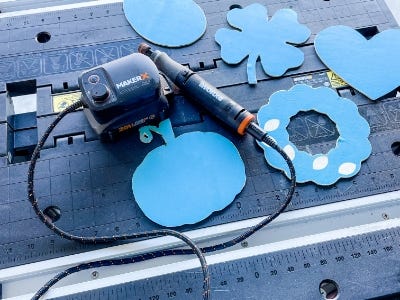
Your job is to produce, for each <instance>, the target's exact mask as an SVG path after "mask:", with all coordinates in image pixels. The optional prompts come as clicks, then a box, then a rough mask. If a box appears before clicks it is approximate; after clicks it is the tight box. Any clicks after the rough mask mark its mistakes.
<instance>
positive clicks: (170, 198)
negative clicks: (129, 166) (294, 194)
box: [132, 120, 246, 227]
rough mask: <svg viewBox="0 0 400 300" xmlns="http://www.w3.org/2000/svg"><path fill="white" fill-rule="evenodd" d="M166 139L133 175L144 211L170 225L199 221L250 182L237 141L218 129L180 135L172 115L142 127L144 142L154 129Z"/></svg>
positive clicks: (134, 187)
mask: <svg viewBox="0 0 400 300" xmlns="http://www.w3.org/2000/svg"><path fill="white" fill-rule="evenodd" d="M151 131H153V132H157V133H159V134H161V135H162V137H163V139H164V140H165V142H166V144H165V145H163V146H160V147H158V148H156V149H154V150H153V151H151V152H150V153H149V154H148V155H147V156H146V157H145V159H144V160H143V162H142V163H141V164H140V165H139V166H138V168H137V169H136V171H135V172H134V174H133V177H132V190H133V194H134V196H135V199H136V202H137V203H138V205H139V207H140V208H141V209H142V211H143V213H144V214H145V215H146V216H147V217H148V218H149V219H150V220H152V221H154V222H156V223H158V224H160V225H163V226H168V227H174V226H180V225H184V224H193V223H197V222H199V221H201V220H203V219H205V218H207V217H208V216H209V215H211V214H212V213H213V212H214V211H218V210H221V209H223V208H225V207H226V206H227V205H229V204H230V203H231V202H232V201H233V200H234V198H235V196H236V195H237V194H238V193H239V192H240V191H241V190H242V189H243V187H244V185H245V182H246V174H245V168H244V163H243V161H242V159H241V157H240V154H239V152H238V150H237V149H236V147H235V146H234V145H233V144H232V143H231V142H230V141H229V140H227V139H226V138H224V137H223V136H221V135H219V134H216V133H212V132H191V133H186V134H183V135H181V136H179V137H176V138H175V135H174V133H173V131H172V127H171V122H170V120H165V121H163V122H161V123H160V125H159V127H158V128H157V127H154V126H147V127H144V128H142V129H141V138H142V141H143V142H150V141H151V139H152V133H151Z"/></svg>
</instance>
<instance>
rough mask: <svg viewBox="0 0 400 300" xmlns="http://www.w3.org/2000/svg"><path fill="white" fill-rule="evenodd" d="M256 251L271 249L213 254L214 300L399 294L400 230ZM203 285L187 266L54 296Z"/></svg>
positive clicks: (147, 294)
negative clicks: (290, 247)
mask: <svg viewBox="0 0 400 300" xmlns="http://www.w3.org/2000/svg"><path fill="white" fill-rule="evenodd" d="M397 223H398V222H397ZM386 225H387V224H386ZM386 225H385V226H386ZM377 227H379V226H377ZM365 229H366V228H358V229H356V230H355V232H357V231H359V232H362V231H363V230H365ZM300 243H301V242H300ZM238 251H239V252H245V251H246V249H245V250H238ZM256 251H259V252H260V253H262V252H266V253H264V254H259V255H254V256H251V257H248V256H247V257H245V258H241V259H234V257H235V255H240V254H238V253H236V254H233V255H232V256H233V259H232V258H229V257H228V256H227V255H225V256H220V257H212V258H210V260H211V261H213V262H214V263H213V265H212V266H211V274H212V294H211V295H212V299H218V300H219V299H230V300H232V299H310V300H311V299H324V296H321V293H325V295H326V297H325V299H336V298H337V297H335V296H339V299H370V298H374V297H379V296H383V295H388V294H396V293H398V296H399V295H400V282H399V280H400V278H399V276H400V274H399V254H400V229H399V228H394V229H385V230H377V231H373V232H371V231H370V229H368V233H363V234H358V235H355V236H352V237H347V238H342V239H338V240H334V241H329V242H321V243H318V244H312V245H308V246H304V247H297V248H294V249H290V250H282V251H276V252H274V253H268V252H269V249H268V247H265V248H264V249H262V248H260V249H257V250H256ZM256 251H253V253H254V252H256ZM224 258H226V259H227V260H228V261H226V262H224V261H222V259H224ZM188 265H189V266H191V265H192V264H190V263H189V264H188ZM165 268H168V266H165ZM172 269H174V267H173V266H172ZM343 270H346V271H345V272H343ZM99 284H100V285H101V283H99ZM201 284H202V277H201V273H200V272H199V270H198V269H188V270H182V271H180V272H175V273H172V274H165V275H162V276H156V277H151V278H146V279H142V280H137V281H134V282H130V283H125V284H118V285H115V286H112V287H106V288H100V289H95V290H91V291H87V292H83V293H78V294H74V295H70V296H63V297H57V298H54V299H58V300H72V299H74V300H84V299H118V300H122V299H131V300H153V299H154V300H164V299H165V300H167V299H201V292H202V289H201Z"/></svg>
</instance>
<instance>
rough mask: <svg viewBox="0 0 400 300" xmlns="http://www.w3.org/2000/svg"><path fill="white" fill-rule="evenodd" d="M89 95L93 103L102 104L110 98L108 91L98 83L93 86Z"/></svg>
mask: <svg viewBox="0 0 400 300" xmlns="http://www.w3.org/2000/svg"><path fill="white" fill-rule="evenodd" d="M91 95H92V98H93V101H94V102H96V103H103V102H105V101H106V100H107V99H108V97H109V96H110V91H109V90H108V88H107V87H106V86H105V85H104V84H101V83H100V84H96V85H94V86H93V88H92V89H91Z"/></svg>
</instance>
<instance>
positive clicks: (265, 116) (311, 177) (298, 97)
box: [257, 84, 372, 185]
mask: <svg viewBox="0 0 400 300" xmlns="http://www.w3.org/2000/svg"><path fill="white" fill-rule="evenodd" d="M301 111H317V112H319V113H322V114H325V115H327V116H328V117H329V118H330V119H331V120H332V121H333V122H334V123H335V124H336V128H337V130H338V132H339V138H338V140H337V142H336V147H335V148H333V149H331V150H330V151H329V152H328V153H327V154H316V155H311V154H310V153H308V152H305V151H300V150H298V149H297V147H296V146H295V145H294V144H293V143H292V142H290V141H289V133H288V131H287V126H288V125H289V122H290V118H291V117H292V116H295V115H296V114H297V113H299V112H301ZM257 118H258V122H259V124H260V125H261V126H262V127H263V128H264V129H265V130H266V131H267V132H268V134H269V136H270V137H271V138H273V139H274V140H275V141H276V142H277V143H278V145H280V146H281V147H282V148H283V149H284V151H285V152H286V153H287V154H288V156H289V157H290V158H291V159H292V161H293V164H294V167H295V170H296V176H297V182H308V181H312V182H314V183H316V184H319V185H331V184H333V183H335V182H336V181H337V180H339V179H340V178H348V177H352V176H354V175H356V174H357V173H358V172H359V170H360V167H361V162H362V161H363V160H365V159H367V158H368V157H369V155H370V154H371V150H372V149H371V144H370V142H369V140H368V136H369V133H370V127H369V124H368V122H367V121H366V120H365V119H364V118H363V117H362V116H361V115H360V114H359V112H358V108H357V105H355V104H354V103H353V102H352V101H350V100H348V99H346V98H342V97H339V96H338V94H337V93H336V92H335V91H334V90H332V89H330V88H327V87H320V88H316V89H314V88H312V87H310V86H307V85H304V84H300V85H296V86H294V87H293V88H292V89H290V90H289V91H279V92H276V93H274V94H273V95H272V96H271V98H270V100H269V102H268V104H267V105H264V106H262V107H261V108H260V110H259V112H258V115H257ZM259 145H260V146H261V147H262V148H263V150H264V156H265V159H266V160H267V162H268V163H269V164H270V165H271V166H273V167H274V168H277V169H280V170H283V171H284V172H285V174H286V176H288V177H289V174H290V173H289V169H288V167H287V165H286V162H285V161H284V160H283V158H282V157H281V156H280V155H279V154H277V153H276V152H275V151H274V150H273V149H272V148H270V147H269V146H267V145H266V144H264V143H259Z"/></svg>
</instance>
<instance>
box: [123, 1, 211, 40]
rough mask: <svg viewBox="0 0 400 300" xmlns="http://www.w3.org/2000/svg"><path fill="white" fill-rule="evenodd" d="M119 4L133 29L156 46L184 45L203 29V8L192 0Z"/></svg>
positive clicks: (205, 25) (204, 20)
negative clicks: (121, 5) (122, 6)
mask: <svg viewBox="0 0 400 300" xmlns="http://www.w3.org/2000/svg"><path fill="white" fill-rule="evenodd" d="M123 5H124V13H125V16H126V18H127V19H128V22H129V23H130V24H131V26H132V27H133V29H135V31H136V32H137V33H138V34H139V35H140V36H142V37H143V38H145V39H146V40H148V41H150V42H152V43H154V44H157V45H160V46H165V47H182V46H187V45H190V44H193V43H194V42H196V41H197V40H198V39H199V38H200V37H201V36H202V35H203V34H204V32H205V31H206V27H207V20H206V16H205V14H204V11H203V10H202V9H201V7H200V6H198V5H197V4H196V3H195V2H194V1H193V0H167V1H166V0H146V1H142V0H124V4H123Z"/></svg>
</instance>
